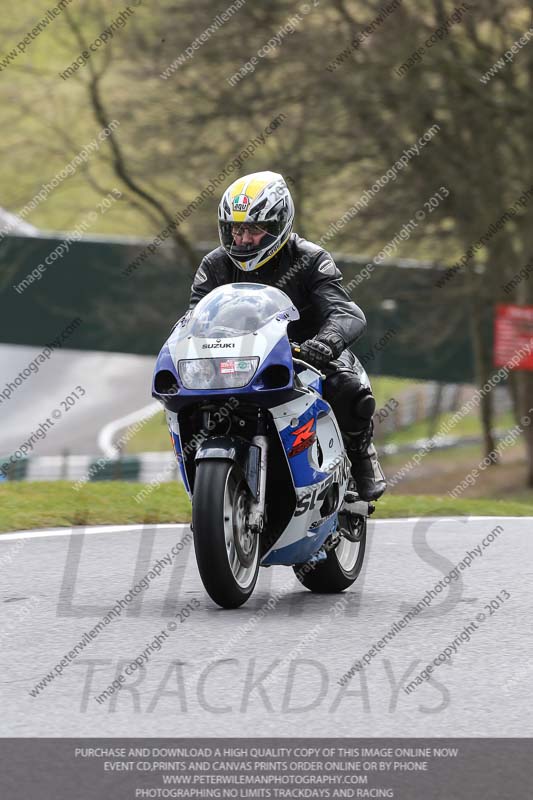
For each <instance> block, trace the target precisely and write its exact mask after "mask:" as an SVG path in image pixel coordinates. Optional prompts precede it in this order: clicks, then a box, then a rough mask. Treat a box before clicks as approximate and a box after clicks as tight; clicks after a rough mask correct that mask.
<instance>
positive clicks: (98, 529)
mask: <svg viewBox="0 0 533 800" xmlns="http://www.w3.org/2000/svg"><path fill="white" fill-rule="evenodd" d="M422 519H424V520H427V519H435V520H438V521H439V522H461V521H462V520H470V521H472V522H480V521H483V520H495V521H496V520H500V521H501V520H508V519H513V520H530V521H532V522H533V517H509V516H507V517H496V516H492V517H463V516H462V517H400V518H394V519H375V520H371V522H373V523H374V524H376V523H377V524H378V525H398V524H402V523H406V522H419V521H420V520H422ZM142 527H143V525H142V523H138V524H136V525H91V526H90V527H87V528H84V527H79V528H46V529H42V530H34V531H15V532H13V533H0V543H1V542H5V541H12V540H14V539H45V538H47V537H50V538H52V537H53V536H71V535H72V534H78V535H79V534H82V533H84V534H85V533H87V534H95V533H123V532H124V533H131V532H132V531H134V530H139V529H140V528H142ZM149 527H150V528H156V529H157V530H159V529H160V528H161V529H162V530H165V529H166V530H168V529H170V528H189V524H188V523H186V522H175V523H159V524H154V525H152V524H151V523H149Z"/></svg>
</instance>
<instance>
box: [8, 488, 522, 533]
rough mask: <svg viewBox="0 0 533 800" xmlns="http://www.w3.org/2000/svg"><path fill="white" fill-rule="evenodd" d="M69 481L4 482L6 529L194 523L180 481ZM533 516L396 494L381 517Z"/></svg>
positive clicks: (514, 503)
mask: <svg viewBox="0 0 533 800" xmlns="http://www.w3.org/2000/svg"><path fill="white" fill-rule="evenodd" d="M73 486H74V484H72V483H69V482H67V481H50V482H35V483H30V482H20V483H18V482H13V483H6V484H3V485H1V486H0V531H4V532H5V531H13V530H27V529H32V528H53V527H70V526H72V525H75V526H82V525H106V524H107V525H111V524H124V523H157V522H189V521H190V518H191V514H190V503H189V500H188V498H187V495H186V494H185V490H184V489H183V487H182V486H181V485H180V484H178V483H164V484H161V485H160V486H159V487H157V488H152V487H151V486H150V485H147V484H140V483H122V482H118V481H110V482H103V481H102V482H98V483H88V484H86V485H85V486H84V487H83V488H82V489H80V490H79V491H76V490H75V489H74V488H73ZM470 514H472V515H484V516H495V517H497V516H529V515H532V516H533V502H532V501H531V499H530V498H528V497H527V496H522V497H520V496H517V497H516V499H509V500H492V499H485V498H483V499H475V500H470V499H460V500H452V499H450V498H447V497H434V496H427V495H420V496H411V495H390V496H385V497H383V498H382V499H381V500H380V501H379V503H378V506H377V510H376V518H379V519H384V518H387V517H409V516H429V517H433V516H458V515H461V516H463V515H470Z"/></svg>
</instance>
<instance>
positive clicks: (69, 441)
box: [0, 345, 155, 456]
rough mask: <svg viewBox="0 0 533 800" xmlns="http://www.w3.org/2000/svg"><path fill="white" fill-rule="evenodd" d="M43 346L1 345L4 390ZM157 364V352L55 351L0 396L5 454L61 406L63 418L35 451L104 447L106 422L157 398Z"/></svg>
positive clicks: (0, 435) (92, 450) (0, 434)
mask: <svg viewBox="0 0 533 800" xmlns="http://www.w3.org/2000/svg"><path fill="white" fill-rule="evenodd" d="M39 352H40V350H39V349H37V348H32V347H19V346H13V345H9V346H8V345H0V375H1V379H0V391H4V389H5V386H6V384H7V383H8V382H9V383H13V382H14V380H15V379H16V378H17V376H18V375H19V374H20V373H21V372H22V371H23V370H24V369H26V368H28V365H29V363H30V362H32V361H33V360H34V359H35V358H36V356H37V355H38V354H39ZM154 364H155V358H152V357H151V356H134V355H126V354H120V353H92V352H82V351H80V350H68V351H61V350H56V351H54V352H53V353H52V355H51V356H50V358H49V360H48V361H46V362H45V363H43V364H41V365H40V369H39V372H37V373H34V372H32V373H31V374H30V375H29V377H27V378H26V379H25V380H24V381H23V382H22V383H20V385H19V386H17V387H16V389H15V390H14V391H13V393H12V395H11V396H10V397H9V398H8V399H7V400H6V399H3V398H0V418H1V420H2V426H1V429H0V455H7V454H10V453H13V452H15V451H16V450H17V449H18V448H19V447H20V445H21V444H23V443H24V442H25V441H26V440H27V439H28V438H29V437H30V436H31V434H32V432H34V431H36V430H37V429H38V428H39V425H40V424H41V423H43V422H44V421H45V420H46V419H47V418H50V417H51V414H52V412H53V411H54V410H59V411H60V412H61V416H60V418H59V419H56V420H55V422H54V425H53V427H52V428H49V429H48V431H47V433H46V437H45V438H39V439H38V440H34V441H35V445H34V448H33V450H32V451H31V453H30V455H39V456H44V455H60V454H61V453H63V452H65V451H68V452H70V453H75V454H92V453H93V454H97V453H99V449H98V445H97V437H98V433H99V431H100V430H101V428H102V427H103V426H104V425H106V424H107V423H108V422H111V421H112V420H114V419H117V418H118V417H123V416H124V415H126V414H129V413H130V412H132V411H136V410H137V409H139V408H141V407H143V406H146V405H147V404H148V403H150V402H151V400H152V397H151V395H150V391H151V379H152V372H153V369H154ZM77 386H82V388H83V389H84V390H85V392H86V394H85V395H83V396H81V397H80V399H79V400H77V401H76V403H75V405H74V406H69V407H68V410H65V407H64V406H62V401H64V400H65V398H66V397H67V396H68V395H69V394H70V393H71V392H72V391H73V390H76V387H77ZM78 394H80V395H81V392H78Z"/></svg>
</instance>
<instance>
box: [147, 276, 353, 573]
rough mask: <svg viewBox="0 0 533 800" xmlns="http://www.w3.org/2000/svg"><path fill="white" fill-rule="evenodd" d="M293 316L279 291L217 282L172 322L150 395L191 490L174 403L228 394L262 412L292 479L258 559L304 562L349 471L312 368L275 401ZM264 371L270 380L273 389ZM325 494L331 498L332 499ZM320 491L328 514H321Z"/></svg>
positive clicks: (333, 517) (286, 374)
mask: <svg viewBox="0 0 533 800" xmlns="http://www.w3.org/2000/svg"><path fill="white" fill-rule="evenodd" d="M298 318H299V313H298V311H297V309H296V308H295V307H294V305H293V304H292V302H291V300H290V298H289V297H288V296H287V295H286V294H285V293H284V292H282V291H281V290H280V289H277V288H275V287H272V286H265V285H262V284H255V283H237V284H226V285H224V286H220V287H218V288H216V289H214V290H213V291H212V292H210V293H209V294H208V295H207V296H206V297H204V298H202V300H200V302H199V303H198V304H197V306H195V308H194V309H192V310H191V311H189V312H187V314H186V315H185V316H184V317H183V318H182V319H181V320H180V321H179V322H178V324H177V325H176V327H175V328H174V330H173V331H172V333H171V336H170V337H169V339H168V341H167V342H166V344H165V346H164V347H163V349H162V350H161V353H160V354H159V358H158V360H157V364H156V369H155V372H154V385H153V391H152V394H153V396H154V397H157V398H158V399H160V400H162V401H163V402H164V404H165V406H166V409H167V411H166V415H167V422H168V426H169V430H170V432H171V436H172V441H173V446H174V450H175V453H176V457H177V460H178V463H179V466H180V471H181V475H182V478H183V482H184V485H185V488H186V490H187V492H188V493H189V495H191V487H190V486H189V483H188V479H187V474H186V471H185V468H184V463H183V457H182V454H183V449H184V448H183V446H182V441H181V437H180V429H179V424H178V413H177V412H178V410H179V408H180V407H181V405H182V404H186V403H189V404H190V403H191V402H193V401H194V400H196V401H200V400H205V399H207V398H213V397H216V398H217V400H219V401H220V400H222V401H223V400H224V397H225V396H228V400H229V398H230V397H232V398H236V399H237V400H242V402H244V401H246V403H252V404H253V403H258V404H261V405H262V406H263V407H265V405H266V407H267V408H268V409H269V411H270V413H271V415H272V418H273V421H274V424H275V426H276V429H277V431H278V434H279V437H280V440H281V443H282V446H283V451H284V453H285V456H286V459H287V464H288V466H289V470H290V474H291V476H292V482H293V486H294V492H295V496H296V508H295V512H294V515H293V517H292V518H291V520H290V521H289V523H288V525H287V527H286V528H285V530H284V531H283V532H282V534H281V535H280V536H279V538H278V539H277V540H276V542H275V544H274V546H273V547H272V548H271V549H270V550H269V551H268V552H267V553H266V554H265V555H264V557H263V559H262V562H261V563H262V564H264V565H270V564H287V565H292V564H297V563H304V562H306V561H308V560H309V559H310V558H312V557H313V556H314V555H315V554H316V553H317V552H318V551H319V550H320V548H321V546H322V544H323V543H324V541H325V540H326V539H327V537H328V536H329V535H330V533H331V532H332V531H334V530H335V529H336V527H337V512H338V509H339V508H340V506H341V504H342V499H343V497H344V494H345V491H346V485H347V481H348V478H349V474H350V473H349V461H348V458H347V456H346V453H345V450H344V446H343V441H342V436H341V433H340V430H339V428H338V425H337V422H336V420H335V417H334V415H333V412H332V410H331V407H330V406H329V405H328V403H326V402H325V400H323V398H322V397H321V381H320V379H319V378H318V377H317V374H316V373H315V372H313V371H311V370H304V371H303V372H300V373H299V375H298V378H299V380H298V381H297V383H298V389H299V391H298V393H296V394H295V393H294V392H292V391H290V395H291V399H290V400H288V401H286V402H282V398H283V397H284V396H285V397H287V396H289V395H288V394H287V390H292V389H293V387H294V385H295V376H294V364H293V359H292V353H291V348H290V343H289V340H288V337H287V325H288V323H289V322H290V321H291V320H296V319H298ZM271 368H274V369H275V375H276V381H277V385H276V388H274V389H273V388H272V369H271ZM158 375H159V377H158ZM163 375H164V376H166V377H165V381H166V384H167V385H166V388H165V385H163V384H164V382H163V381H162V377H161V376H163ZM158 381H159V383H158ZM167 389H168V391H167ZM280 401H281V402H280ZM169 407H170V408H172V409H174V410H169ZM186 446H189V447H190V446H191V445H190V444H189V445H186ZM267 481H268V475H267ZM332 486H336V487H337V490H336V491H334V490H332ZM331 492H333V496H334V497H338V502H334V503H333V505H332V503H331ZM328 495H329V497H330V502H328V503H327V504H326V505H327V507H328V513H327V515H326V516H322V513H321V508H322V507H323V506H324V504H325V498H327V496H328Z"/></svg>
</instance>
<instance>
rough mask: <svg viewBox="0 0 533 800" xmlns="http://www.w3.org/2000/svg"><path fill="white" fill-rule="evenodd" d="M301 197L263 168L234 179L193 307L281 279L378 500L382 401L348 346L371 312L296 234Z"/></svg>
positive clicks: (361, 474) (296, 332)
mask: <svg viewBox="0 0 533 800" xmlns="http://www.w3.org/2000/svg"><path fill="white" fill-rule="evenodd" d="M293 219H294V204H293V201H292V197H291V194H290V192H289V189H288V187H287V184H286V183H285V180H284V178H283V177H282V176H281V175H279V174H278V173H275V172H256V173H253V174H251V175H245V176H244V177H243V178H239V179H238V180H236V181H234V182H233V183H232V184H231V186H230V187H229V188H228V189H226V191H225V192H224V194H223V196H222V200H221V201H220V205H219V209H218V229H219V235H220V242H221V247H217V248H216V250H213V251H212V252H211V253H208V254H207V255H206V256H205V257H204V258H203V260H202V262H201V264H200V266H199V268H198V270H197V272H196V275H195V277H194V281H193V285H192V290H191V300H190V307H191V308H192V307H193V306H195V305H196V303H197V302H198V301H199V300H200V299H201V298H202V297H204V296H205V295H206V294H208V293H209V292H210V291H211V290H212V289H214V288H215V287H217V286H221V285H223V284H226V283H239V282H241V281H247V282H258V283H263V284H267V285H268V286H276V287H278V288H279V289H281V290H282V291H284V292H285V293H286V294H287V295H288V296H289V297H290V299H291V300H292V302H293V303H294V305H295V306H296V308H297V309H298V311H299V312H300V319H299V320H296V321H294V322H291V323H289V326H288V333H289V337H290V339H291V340H293V341H294V340H296V341H299V342H301V343H302V344H301V345H300V347H301V357H302V359H303V360H304V361H306V362H308V363H309V364H312V365H313V366H315V367H318V368H319V369H325V368H326V367H327V368H328V369H327V377H326V379H325V380H324V383H323V395H324V399H325V400H327V402H328V403H329V404H330V405H331V407H332V408H333V412H334V414H335V416H336V418H337V421H338V423H339V426H340V428H341V430H342V433H343V438H344V442H345V445H346V450H347V453H348V456H349V458H350V461H351V464H352V470H351V471H352V477H353V478H354V480H355V483H356V486H357V490H358V493H359V496H360V497H361V498H362V499H363V500H367V501H370V500H377V498H378V497H381V495H382V494H383V492H384V491H385V489H386V486H387V484H386V481H385V476H384V474H383V471H382V469H381V467H380V465H379V462H378V458H377V454H376V448H375V447H374V445H373V443H372V435H373V422H372V417H373V415H374V412H375V409H376V402H375V400H374V397H373V395H372V389H371V386H370V383H369V382H368V378H367V376H366V372H365V371H364V369H363V367H362V365H361V363H360V362H359V361H358V359H357V358H356V357H355V356H354V354H353V353H352V352H351V350H350V349H349V347H350V346H351V345H352V344H353V343H354V342H355V341H356V340H357V339H359V337H360V336H361V335H362V334H363V333H364V331H365V328H366V319H365V315H364V314H363V312H362V311H361V309H360V308H359V306H357V305H356V304H355V303H354V302H352V300H350V299H349V297H348V294H347V293H346V291H345V289H344V288H343V286H342V284H341V281H342V274H341V272H340V271H339V269H338V268H337V267H336V265H335V263H334V262H333V259H332V257H331V255H330V254H329V253H328V252H327V251H325V250H323V249H322V248H321V247H319V246H318V245H316V244H313V243H312V242H308V241H307V240H306V239H302V238H301V237H300V236H298V234H296V233H292V224H293Z"/></svg>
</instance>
